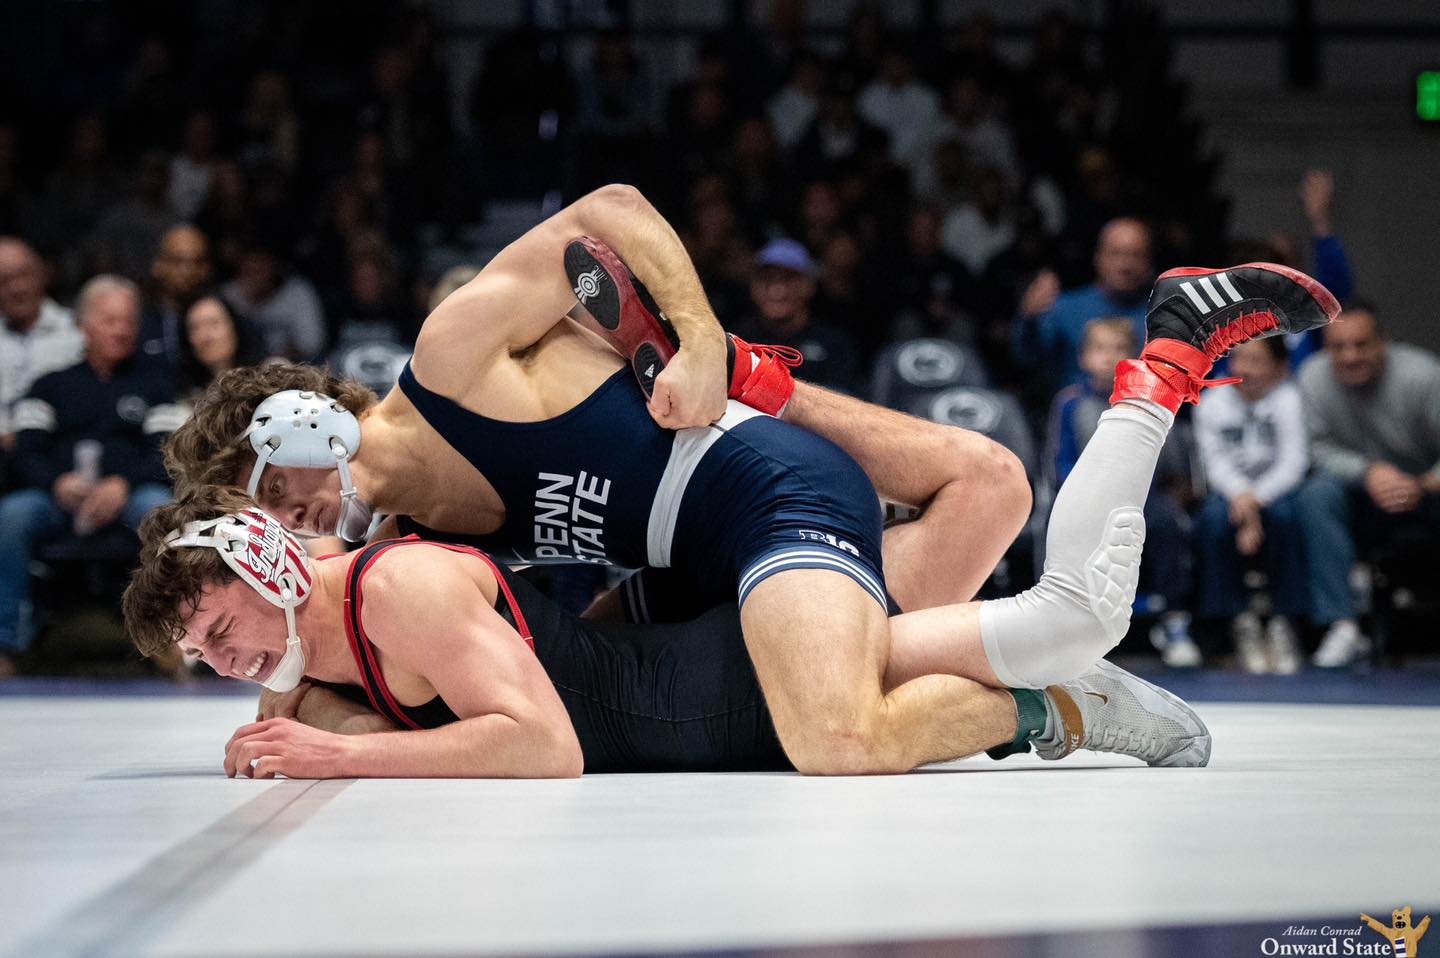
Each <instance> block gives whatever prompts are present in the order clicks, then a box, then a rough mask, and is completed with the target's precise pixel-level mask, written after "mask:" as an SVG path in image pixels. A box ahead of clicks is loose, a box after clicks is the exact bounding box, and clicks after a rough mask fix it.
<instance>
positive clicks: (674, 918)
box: [0, 695, 1440, 958]
mask: <svg viewBox="0 0 1440 958" xmlns="http://www.w3.org/2000/svg"><path fill="white" fill-rule="evenodd" d="M1200 711H1201V713H1202V715H1203V716H1204V718H1205V719H1206V721H1207V722H1208V723H1209V724H1210V727H1211V730H1212V731H1213V733H1214V735H1215V752H1214V761H1213V764H1212V765H1211V767H1210V768H1208V769H1201V770H1149V769H1145V768H1143V767H1139V766H1134V765H1131V764H1130V763H1128V762H1126V761H1125V760H1120V759H1116V760H1110V759H1108V758H1106V757H1102V756H1097V755H1091V754H1081V755H1079V756H1077V757H1074V758H1072V759H1068V760H1066V761H1064V762H1062V763H1059V764H1056V765H1042V763H1041V762H1039V761H1037V760H1033V759H1032V758H1031V757H1030V756H1022V757H1018V758H1012V759H1010V760H1008V761H1006V762H1003V763H995V762H991V761H989V760H988V759H984V758H981V759H978V760H970V761H966V762H962V763H957V764H955V765H953V766H949V767H945V768H943V769H936V770H926V771H924V772H920V773H916V774H912V775H907V776H898V777H889V778H874V779H855V778H852V779H828V780H827V779H804V778H800V777H799V776H796V775H784V774H728V775H695V774H692V775H649V776H630V775H615V776H595V777H586V778H584V779H582V780H578V781H562V782H503V781H472V782H466V781H331V782H305V781H295V782H290V781H278V782H253V781H248V780H235V781H232V780H229V779H227V778H225V776H224V774H223V772H222V771H221V758H222V748H223V745H224V743H225V741H226V739H227V738H228V737H229V735H230V733H231V731H232V730H233V729H234V728H235V727H236V726H238V725H240V724H242V723H244V722H246V721H248V720H249V719H250V718H251V716H252V715H253V714H254V702H253V698H251V697H248V696H247V697H245V698H240V697H230V696H214V695H210V696H195V697H186V696H162V697H102V696H73V695H72V696H64V697H48V696H28V695H27V696H20V697H4V698H0V727H3V728H4V729H5V734H4V737H3V740H0V798H3V803H0V850H3V851H0V954H14V955H23V956H26V958H30V956H65V955H112V954H113V955H166V956H171V955H174V956H178V955H236V956H242V955H243V956H251V955H400V954H404V955H470V954H477V955H479V954H497V953H535V954H539V953H583V954H595V953H616V952H667V951H676V950H692V951H697V950H715V949H736V950H755V949H773V948H780V947H788V946H812V948H813V947H823V946H831V945H841V944H850V945H855V946H856V947H855V948H852V949H849V950H848V952H847V953H849V954H852V955H853V954H862V953H866V954H874V953H888V954H894V953H903V954H920V953H925V954H931V953H938V952H937V949H938V951H946V952H949V953H958V952H960V951H964V953H966V954H986V955H991V954H994V955H999V954H1006V955H1011V956H1014V955H1021V954H1040V953H1047V954H1071V953H1086V954H1091V953H1094V954H1100V953H1104V954H1107V955H1121V956H1123V955H1131V954H1147V953H1160V952H1158V951H1156V950H1155V947H1156V946H1155V945H1153V940H1152V939H1147V937H1146V936H1147V934H1149V935H1152V936H1153V934H1154V931H1153V930H1154V929H1156V928H1165V927H1167V926H1191V928H1192V929H1193V928H1194V927H1196V926H1209V927H1211V928H1214V926H1217V925H1225V924H1234V923H1241V922H1244V923H1252V924H1253V923H1259V925H1258V926H1257V927H1260V928H1269V929H1270V930H1269V931H1264V932H1263V934H1262V933H1257V932H1255V931H1253V929H1252V930H1250V931H1246V932H1245V933H1244V934H1242V935H1241V936H1240V938H1239V939H1238V940H1239V941H1240V944H1238V945H1235V946H1234V947H1233V948H1232V946H1231V945H1229V944H1227V945H1225V946H1224V947H1223V948H1219V947H1218V946H1215V947H1211V946H1206V945H1204V944H1203V941H1202V942H1201V943H1199V944H1192V945H1187V946H1183V947H1179V946H1177V947H1179V950H1178V951H1175V952H1173V953H1178V954H1243V955H1259V954H1261V950H1260V942H1261V938H1262V937H1263V936H1264V935H1271V936H1275V935H1280V934H1282V933H1283V932H1284V930H1285V927H1286V926H1287V925H1289V924H1292V923H1298V922H1301V921H1302V920H1305V919H1308V918H1313V917H1314V916H1325V915H1330V916H1335V917H1337V918H1340V919H1349V921H1350V924H1352V925H1354V924H1358V920H1357V918H1356V916H1358V914H1359V912H1361V911H1362V910H1363V911H1368V912H1369V913H1371V914H1374V915H1376V916H1377V917H1381V916H1383V919H1382V920H1388V917H1389V913H1390V909H1391V908H1394V907H1399V906H1400V905H1402V904H1412V905H1414V906H1415V909H1416V910H1415V921H1417V922H1418V921H1419V919H1420V917H1421V916H1422V915H1423V914H1432V913H1434V912H1433V910H1432V911H1424V910H1422V907H1423V906H1425V905H1431V906H1433V905H1435V904H1436V903H1437V902H1440V812H1437V797H1440V708H1433V707H1430V708H1425V707H1387V706H1341V705H1328V706H1321V705H1235V704H1214V705H1204V706H1201V708H1200ZM1436 922H1437V924H1440V914H1437V915H1436ZM1316 924H1318V922H1316ZM1087 929H1088V930H1091V931H1092V932H1094V931H1095V930H1097V929H1099V930H1109V931H1108V932H1107V933H1109V934H1111V937H1110V938H1109V939H1106V940H1107V941H1108V942H1109V943H1108V944H1107V945H1106V946H1105V947H1104V948H1098V949H1092V950H1089V951H1086V950H1084V949H1081V950H1080V951H1072V950H1069V949H1066V948H1063V947H1061V948H1053V947H1051V946H1045V947H1041V946H1039V945H1035V944H1034V942H1036V941H1040V942H1044V941H1046V940H1050V941H1054V940H1055V939H1053V938H1048V939H1047V938H1045V937H1044V936H1046V935H1050V934H1052V933H1065V934H1067V935H1073V933H1077V932H1085V931H1086V930H1087ZM1146 929H1149V930H1150V931H1148V932H1147V931H1146ZM1215 934H1219V932H1218V931H1216V932H1215ZM1117 935H1118V937H1116V936H1117ZM1365 935H1367V936H1369V937H1371V938H1373V939H1374V941H1375V942H1379V943H1382V944H1383V939H1380V938H1379V937H1378V936H1374V935H1373V933H1371V932H1369V931H1366V932H1365ZM976 936H980V937H979V941H980V942H981V943H982V945H983V943H984V942H986V941H989V942H990V945H992V946H993V945H994V939H997V938H998V939H1002V940H1003V941H1002V946H1001V947H998V949H997V948H996V947H981V946H976V947H975V948H969V949H968V950H967V948H965V947H962V946H964V942H963V941H957V939H964V940H965V941H972V943H973V940H974V939H975V938H976ZM1015 936H1018V937H1015ZM1036 936H1042V937H1040V938H1036ZM1232 937H1233V936H1232ZM1431 937H1432V938H1434V939H1435V941H1434V942H1431V941H1426V942H1425V943H1424V945H1423V950H1424V951H1425V952H1429V951H1434V952H1437V953H1440V928H1437V929H1433V930H1432V933H1431ZM924 940H929V944H928V945H926V946H925V947H924V948H920V947H919V946H916V945H911V946H909V947H900V948H898V949H886V950H884V951H883V952H877V950H876V949H875V947H874V946H876V945H883V944H884V943H891V942H912V943H913V942H921V941H924ZM1060 940H1061V941H1064V940H1070V941H1072V942H1080V941H1084V940H1087V939H1085V938H1084V936H1083V934H1082V935H1080V936H1078V937H1070V938H1067V939H1060ZM1210 940H1212V944H1213V943H1214V942H1218V941H1220V939H1219V938H1214V939H1210ZM1147 941H1151V942H1152V943H1151V944H1146V942H1147ZM1246 941H1248V944H1247V943H1245V942H1246ZM1004 942H1008V944H1004ZM1026 942H1029V943H1030V944H1029V945H1026V944H1025V943H1026ZM1165 947H1167V948H1168V947H1169V946H1165Z"/></svg>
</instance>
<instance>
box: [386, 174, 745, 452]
mask: <svg viewBox="0 0 1440 958" xmlns="http://www.w3.org/2000/svg"><path fill="white" fill-rule="evenodd" d="M581 235H586V236H593V237H595V238H597V239H600V240H603V241H604V242H605V243H607V244H608V245H609V246H610V247H611V248H612V249H614V250H615V251H616V252H617V253H618V254H619V255H620V256H621V257H622V258H623V259H624V260H625V261H626V262H627V263H628V264H629V265H630V266H631V268H632V269H633V270H634V271H635V273H636V275H637V276H641V277H643V278H644V281H645V283H646V286H647V287H648V288H649V289H650V292H651V295H653V296H654V297H655V301H656V302H657V303H658V304H659V306H660V308H661V309H662V310H664V312H665V315H666V317H667V318H668V319H669V320H670V322H671V323H672V324H673V325H674V327H675V330H676V332H677V333H678V334H679V336H680V344H681V349H680V353H679V354H678V355H677V356H676V359H675V360H673V361H672V363H671V365H672V366H674V367H675V368H674V371H673V372H669V369H668V367H667V370H666V372H669V375H668V376H667V375H666V374H665V373H663V372H662V374H661V376H662V377H663V381H664V385H665V388H664V389H663V390H662V389H660V386H661V382H660V381H659V380H657V384H656V385H657V393H658V395H659V396H660V397H661V398H659V399H657V400H656V404H657V405H663V406H664V407H666V408H662V409H658V410H652V411H654V412H655V415H656V418H657V419H658V420H660V422H661V424H662V425H666V426H668V427H670V428H679V427H682V426H689V425H700V424H704V423H708V422H713V421H714V420H715V419H717V418H719V417H720V415H721V414H722V413H723V412H724V409H725V393H726V389H727V385H728V384H727V382H726V370H725V362H726V360H725V352H726V341H725V334H724V331H723V330H722V329H721V328H720V323H719V322H718V321H717V320H716V319H715V313H714V311H713V310H711V308H710V303H709V300H707V299H706V298H705V291H704V289H703V288H701V285H700V277H699V276H698V275H696V273H695V267H694V265H693V264H691V262H690V257H689V254H688V253H686V251H685V246H684V244H683V243H681V242H680V237H679V236H677V235H676V233H675V231H674V229H672V228H671V226H670V224H669V223H667V222H666V221H665V218H664V217H663V216H661V215H660V214H659V212H658V211H656V209H655V208H654V207H653V206H651V205H650V203H649V201H647V200H646V199H645V197H644V196H643V195H641V193H640V191H639V190H637V189H635V188H634V187H631V186H621V185H612V186H606V187H602V188H601V189H598V190H596V191H595V192H593V193H590V194H588V195H586V196H583V197H581V198H580V199H579V200H576V201H575V202H574V203H572V204H571V205H570V206H568V207H566V208H565V209H563V210H561V211H560V212H558V213H556V214H555V215H554V216H552V217H550V218H549V219H547V220H546V221H545V222H543V223H541V224H540V225H538V226H536V227H534V228H533V229H531V230H530V231H529V232H527V233H526V234H525V235H524V236H521V237H520V238H519V239H517V240H516V241H515V242H513V243H511V244H510V245H509V246H507V247H505V249H503V250H501V251H500V253H499V255H497V256H496V257H495V258H494V259H493V260H491V261H490V263H489V264H488V265H487V266H486V267H485V268H484V269H483V270H481V271H480V274H479V275H478V276H476V277H475V278H474V279H473V280H471V281H470V282H469V283H467V284H465V285H464V286H463V287H461V288H460V289H458V290H456V291H455V292H454V293H453V294H451V295H450V296H448V297H446V299H445V300H444V301H443V302H442V303H441V304H440V305H439V306H438V307H437V308H436V309H435V312H433V313H431V314H430V316H429V318H428V319H426V321H425V325H424V327H423V328H422V329H421V331H420V338H419V340H418V342H417V343H416V349H415V358H414V360H413V364H414V369H415V372H416V375H418V376H420V377H421V378H422V379H424V380H425V381H426V382H427V383H429V384H431V385H432V386H435V387H436V388H440V389H447V388H448V389H451V390H458V389H461V388H463V386H464V385H465V383H466V382H469V381H470V377H472V376H473V375H474V372H475V370H474V368H473V358H474V357H477V356H487V355H498V354H499V351H500V350H506V351H513V350H520V349H525V348H527V347H529V346H533V345H534V344H535V343H536V342H538V341H539V340H540V339H541V338H542V337H543V336H544V335H545V334H546V333H547V332H549V331H550V329H551V328H552V327H554V325H555V324H556V323H558V322H560V321H561V319H562V318H563V317H564V316H565V314H566V313H568V312H569V311H570V309H571V307H573V306H574V305H575V292H574V290H573V289H571V287H570V281H569V280H568V279H567V278H566V276H565V269H564V252H565V247H566V245H568V244H569V243H570V241H571V240H573V239H575V238H576V237H577V236H581ZM448 356H466V357H472V363H469V364H466V366H465V367H464V368H463V369H460V368H454V367H453V365H452V366H451V368H448V369H447V368H446V366H447V364H446V363H445V360H444V359H443V358H442V357H448ZM431 357H435V359H433V360H432V359H431ZM457 377H459V378H457ZM449 379H454V380H455V381H454V382H448V381H447V380H449ZM672 404H673V405H674V406H675V407H676V409H675V413H674V415H675V416H676V417H678V418H677V419H675V420H673V421H672V420H671V419H670V418H669V413H670V410H669V408H668V407H669V406H670V405H672Z"/></svg>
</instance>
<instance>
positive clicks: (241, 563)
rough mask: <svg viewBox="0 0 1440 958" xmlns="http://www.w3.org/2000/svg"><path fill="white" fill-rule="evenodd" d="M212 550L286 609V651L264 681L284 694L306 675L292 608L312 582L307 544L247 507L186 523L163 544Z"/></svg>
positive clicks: (302, 602)
mask: <svg viewBox="0 0 1440 958" xmlns="http://www.w3.org/2000/svg"><path fill="white" fill-rule="evenodd" d="M187 547H200V548H210V549H214V550H215V551H216V552H218V553H220V558H221V559H222V560H223V561H224V562H225V564H226V565H227V566H229V567H230V569H231V570H232V571H233V572H234V573H235V574H236V575H237V576H239V577H240V579H241V581H243V582H244V583H245V584H246V585H248V586H250V588H252V589H254V590H255V591H256V592H258V593H260V595H261V596H263V597H264V598H265V601H267V602H269V603H270V604H271V605H274V606H278V607H279V608H280V609H281V610H283V611H284V613H285V627H286V630H287V634H286V640H285V654H284V655H283V656H281V657H280V661H279V662H278V663H276V665H275V668H274V669H272V670H271V672H270V675H269V676H268V677H267V678H266V679H265V682H264V685H265V687H266V688H267V689H270V691H272V692H288V691H290V690H291V689H293V688H295V686H297V685H299V684H300V679H301V678H302V677H303V676H304V675H305V652H304V650H302V649H301V648H300V636H299V635H298V634H297V633H296V631H295V610H296V609H298V608H299V607H300V606H302V605H304V604H305V600H306V599H307V598H308V597H309V595H310V588H311V586H312V585H313V584H314V577H313V576H312V575H311V572H310V557H309V556H307V555H306V554H305V547H304V546H303V545H301V544H300V540H299V539H297V538H295V536H294V535H292V534H291V533H290V531H289V530H288V529H286V528H285V527H284V526H283V525H281V523H280V520H278V519H276V518H275V517H273V516H271V515H269V514H268V513H265V512H261V511H260V510H259V509H246V510H244V511H242V512H237V513H234V514H231V515H225V516H220V517H218V518H215V519H202V520H199V521H196V522H190V523H186V524H185V526H184V527H182V528H180V529H176V530H174V531H172V532H171V533H170V534H169V535H167V536H166V537H165V542H164V544H163V545H162V548H167V549H179V548H187Z"/></svg>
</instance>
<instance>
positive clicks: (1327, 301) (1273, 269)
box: [1155, 263, 1340, 325]
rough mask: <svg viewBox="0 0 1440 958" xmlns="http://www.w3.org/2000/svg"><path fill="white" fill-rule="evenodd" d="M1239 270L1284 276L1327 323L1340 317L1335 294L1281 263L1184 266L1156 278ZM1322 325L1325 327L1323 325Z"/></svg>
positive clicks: (1209, 274)
mask: <svg viewBox="0 0 1440 958" xmlns="http://www.w3.org/2000/svg"><path fill="white" fill-rule="evenodd" d="M1237 269H1258V270H1263V271H1265V272H1267V273H1275V274H1276V275H1278V276H1283V277H1285V278H1286V279H1288V280H1290V282H1292V283H1294V284H1295V285H1297V286H1299V287H1300V288H1301V289H1303V290H1305V292H1306V293H1309V294H1310V298H1311V299H1312V300H1314V301H1315V305H1316V306H1318V307H1320V311H1321V312H1322V313H1324V314H1325V322H1326V323H1330V322H1333V321H1334V319H1335V317H1336V316H1339V315H1340V301H1339V300H1337V299H1336V298H1335V294H1334V293H1332V292H1330V291H1329V290H1328V289H1326V288H1325V287H1324V286H1323V285H1321V284H1320V283H1319V282H1317V281H1316V280H1314V279H1313V278H1311V277H1309V276H1306V275H1305V274H1304V273H1302V272H1300V271H1299V270H1298V269H1291V268H1290V267H1288V266H1281V265H1280V264H1279V263H1241V264H1240V265H1239V266H1227V267H1225V268H1224V269H1204V268H1201V267H1195V266H1182V267H1181V268H1179V269H1172V270H1166V271H1165V272H1163V273H1161V274H1160V275H1159V277H1157V278H1156V280H1155V281H1156V282H1157V283H1158V282H1159V281H1160V280H1162V279H1177V278H1179V277H1182V276H1214V275H1215V274H1216V273H1228V272H1232V271H1234V270H1237ZM1321 325H1324V323H1322V324H1321Z"/></svg>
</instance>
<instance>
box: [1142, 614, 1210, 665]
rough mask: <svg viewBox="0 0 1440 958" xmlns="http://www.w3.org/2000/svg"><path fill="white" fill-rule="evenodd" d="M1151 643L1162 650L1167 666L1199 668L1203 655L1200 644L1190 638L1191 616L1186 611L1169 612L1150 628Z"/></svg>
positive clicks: (1162, 658)
mask: <svg viewBox="0 0 1440 958" xmlns="http://www.w3.org/2000/svg"><path fill="white" fill-rule="evenodd" d="M1150 644H1151V645H1153V646H1155V648H1156V649H1158V650H1159V652H1160V660H1161V661H1162V662H1164V663H1165V665H1166V667H1167V668H1172V669H1198V668H1199V667H1200V665H1201V664H1202V660H1203V656H1201V654H1200V646H1198V645H1196V644H1195V640H1194V639H1192V638H1190V616H1189V615H1188V614H1187V613H1184V612H1167V613H1166V614H1165V617H1164V618H1162V619H1161V620H1160V621H1159V622H1157V623H1155V625H1153V626H1152V627H1151V628H1150Z"/></svg>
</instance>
